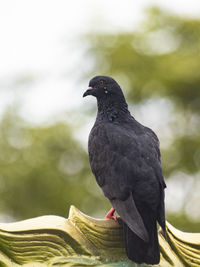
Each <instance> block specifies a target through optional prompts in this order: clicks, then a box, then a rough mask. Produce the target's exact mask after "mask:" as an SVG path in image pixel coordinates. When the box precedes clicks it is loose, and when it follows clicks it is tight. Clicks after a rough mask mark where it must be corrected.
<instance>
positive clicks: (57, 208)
mask: <svg viewBox="0 0 200 267" xmlns="http://www.w3.org/2000/svg"><path fill="white" fill-rule="evenodd" d="M72 129H73V127H69V125H67V124H64V123H61V122H58V123H56V124H55V125H50V126H44V127H40V126H37V127H36V126H34V127H32V126H30V125H28V124H27V123H25V122H24V121H23V120H22V119H21V118H20V117H18V116H17V115H15V114H13V112H11V113H10V112H7V113H6V114H5V115H4V117H3V120H2V121H1V124H0V150H1V155H0V196H1V201H0V212H1V213H3V214H8V215H10V216H12V217H14V218H16V219H25V218H28V217H35V216H39V215H45V214H57V215H62V216H67V213H68V209H69V206H70V205H72V204H74V205H75V206H77V207H80V208H81V209H82V210H84V211H85V212H87V213H91V212H94V211H95V209H97V211H98V209H99V210H101V208H102V206H101V202H100V201H99V200H100V199H101V198H102V196H101V194H100V193H98V190H96V189H97V188H96V184H95V181H94V179H91V177H90V176H91V175H90V169H89V161H88V155H87V152H86V151H85V150H84V149H83V148H82V146H81V145H80V144H79V143H78V142H77V141H76V140H75V139H74V137H73V135H72ZM95 192H96V194H95Z"/></svg>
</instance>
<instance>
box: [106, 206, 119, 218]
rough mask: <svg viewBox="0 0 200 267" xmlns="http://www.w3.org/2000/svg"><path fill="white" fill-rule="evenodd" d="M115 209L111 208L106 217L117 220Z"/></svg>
mask: <svg viewBox="0 0 200 267" xmlns="http://www.w3.org/2000/svg"><path fill="white" fill-rule="evenodd" d="M114 213H115V209H113V208H112V209H111V210H110V211H109V212H108V213H107V214H106V219H111V220H114V221H117V216H115V215H114Z"/></svg>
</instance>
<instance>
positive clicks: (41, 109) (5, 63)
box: [0, 0, 200, 232]
mask: <svg viewBox="0 0 200 267" xmlns="http://www.w3.org/2000/svg"><path fill="white" fill-rule="evenodd" d="M0 39H1V41H0V151H1V153H0V221H1V222H9V221H15V220H19V219H26V218H30V217H35V216H40V215H45V214H55V215H61V216H66V217H67V214H68V209H69V206H70V205H71V204H73V205H75V206H77V207H78V208H79V209H81V210H82V211H83V212H85V213H87V214H89V215H92V216H96V217H102V216H104V214H105V213H106V210H107V209H108V208H110V204H109V202H108V201H107V200H106V199H105V198H104V196H103V194H102V193H101V191H100V189H99V188H98V186H97V185H96V182H95V179H94V178H93V176H92V174H91V171H90V167H89V161H88V154H87V138H88V134H89V131H90V128H91V127H92V125H93V123H94V120H95V115H96V102H95V99H94V98H92V97H91V98H90V97H88V98H87V99H84V100H83V99H82V94H83V92H84V90H85V89H86V88H87V86H88V80H89V79H90V78H91V77H92V76H94V75H97V74H105V75H111V76H113V77H114V78H115V79H116V80H117V81H118V82H119V83H120V84H121V86H122V87H123V90H124V92H125V95H126V97H127V100H128V103H129V108H130V110H131V112H132V114H134V116H135V118H136V119H137V120H139V121H140V122H141V123H143V124H145V125H147V126H148V127H150V128H152V129H153V130H154V131H155V132H156V133H157V135H158V137H159V139H160V142H161V152H162V163H163V169H164V175H165V178H166V183H167V190H166V209H167V220H168V221H169V222H171V223H172V224H173V225H174V226H175V227H177V228H179V229H182V230H186V231H191V232H195V231H197V232H200V207H199V206H200V205H199V203H200V2H199V1H198V0H190V1H186V2H185V3H184V2H183V1H179V0H174V1H172V0H169V1H159V0H157V1H156V0H154V1H153V0H149V1H146V0H138V1H132V0H123V1H114V0H109V1H106V0H101V1H100V0H96V1H92V0H85V1H81V0H74V1H66V0H59V1H56V0H43V1H39V0H34V1H33V0H29V1H27V0H19V1H14V0H13V1H12V0H7V1H3V0H2V1H0Z"/></svg>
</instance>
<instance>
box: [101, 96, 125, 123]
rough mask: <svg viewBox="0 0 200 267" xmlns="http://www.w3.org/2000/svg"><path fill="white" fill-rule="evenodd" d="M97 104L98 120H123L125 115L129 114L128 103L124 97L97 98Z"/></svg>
mask: <svg viewBox="0 0 200 267" xmlns="http://www.w3.org/2000/svg"><path fill="white" fill-rule="evenodd" d="M97 106H98V113H97V119H98V120H108V121H115V120H123V118H126V117H127V115H130V112H129V110H128V105H127V103H126V101H125V99H122V100H121V101H116V102H115V101H113V100H112V101H109V100H107V101H105V99H104V100H103V101H101V100H97Z"/></svg>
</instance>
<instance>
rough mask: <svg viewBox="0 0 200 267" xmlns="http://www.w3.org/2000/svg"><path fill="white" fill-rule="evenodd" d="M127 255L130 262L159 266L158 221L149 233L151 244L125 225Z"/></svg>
mask: <svg viewBox="0 0 200 267" xmlns="http://www.w3.org/2000/svg"><path fill="white" fill-rule="evenodd" d="M123 229H124V237H125V244H126V253H127V256H128V258H129V259H130V260H132V261H134V262H136V263H139V264H140V263H147V264H158V263H159V262H160V249H159V243H158V233H157V226H156V221H155V222H154V223H153V225H152V227H151V229H150V231H148V232H149V242H148V243H147V242H144V241H143V240H142V239H141V238H139V237H138V236H137V235H136V234H135V233H133V231H131V229H130V228H129V227H128V226H127V225H126V224H125V223H123Z"/></svg>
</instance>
